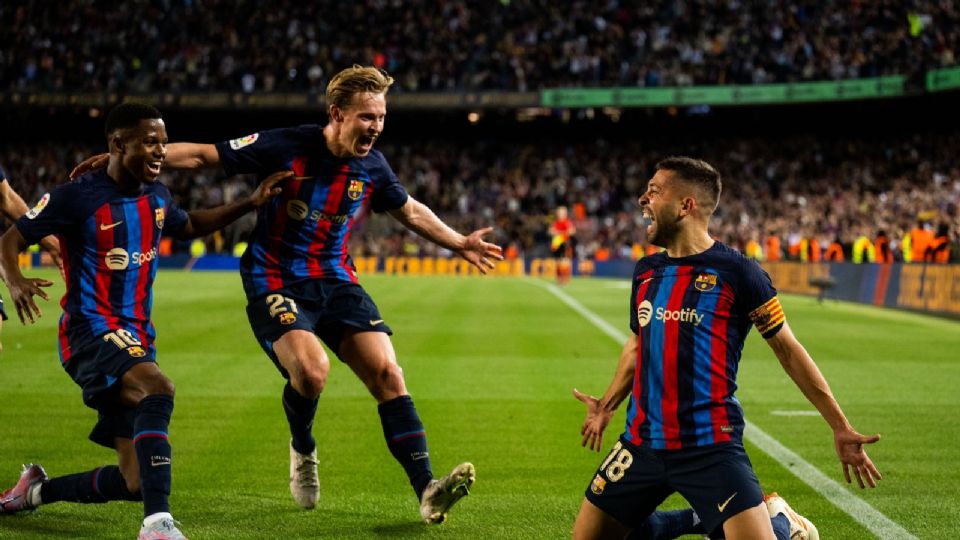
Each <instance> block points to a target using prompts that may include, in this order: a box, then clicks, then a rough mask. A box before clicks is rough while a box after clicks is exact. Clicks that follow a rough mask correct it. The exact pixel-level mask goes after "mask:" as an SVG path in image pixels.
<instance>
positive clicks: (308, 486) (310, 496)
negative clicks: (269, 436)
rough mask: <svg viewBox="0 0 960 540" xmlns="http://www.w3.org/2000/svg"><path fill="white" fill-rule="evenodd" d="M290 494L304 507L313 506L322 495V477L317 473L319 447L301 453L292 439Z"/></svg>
mask: <svg viewBox="0 0 960 540" xmlns="http://www.w3.org/2000/svg"><path fill="white" fill-rule="evenodd" d="M290 494H291V495H293V500H295V501H297V504H299V505H300V506H302V507H303V508H313V507H314V506H316V505H317V499H318V498H319V497H320V477H319V476H318V475H317V449H316V448H314V449H313V452H310V453H309V454H301V453H300V452H297V451H296V450H294V449H293V441H292V440H291V441H290Z"/></svg>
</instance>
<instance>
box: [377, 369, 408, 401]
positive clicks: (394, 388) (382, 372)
mask: <svg viewBox="0 0 960 540" xmlns="http://www.w3.org/2000/svg"><path fill="white" fill-rule="evenodd" d="M369 384H370V389H371V390H372V391H373V393H374V395H385V394H390V395H392V394H397V395H400V394H403V393H404V392H405V390H406V385H405V383H404V381H403V369H401V368H400V366H399V365H397V364H396V363H395V362H389V363H386V364H384V365H383V366H382V367H380V368H379V369H377V370H376V373H375V375H374V377H373V379H372V380H371V381H369Z"/></svg>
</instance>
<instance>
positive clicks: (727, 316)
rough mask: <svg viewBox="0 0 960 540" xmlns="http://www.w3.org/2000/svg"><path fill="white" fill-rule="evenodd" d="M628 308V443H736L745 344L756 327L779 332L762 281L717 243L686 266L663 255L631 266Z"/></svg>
mask: <svg viewBox="0 0 960 540" xmlns="http://www.w3.org/2000/svg"><path fill="white" fill-rule="evenodd" d="M630 307H631V309H630V327H631V329H632V330H633V332H634V334H636V335H637V358H636V369H635V370H634V380H633V389H632V392H631V395H630V402H629V405H628V407H627V425H626V431H625V433H624V436H625V437H626V438H627V440H629V441H630V442H632V443H633V444H636V445H638V446H646V447H650V448H654V449H667V450H676V449H681V448H690V447H698V446H706V445H710V444H715V443H721V442H728V441H734V442H740V441H742V438H743V426H744V420H743V409H742V408H741V407H740V403H739V402H738V401H737V398H736V397H734V392H736V390H737V368H738V366H739V363H740V354H741V352H742V350H743V343H744V340H745V339H746V337H747V333H748V332H749V331H750V327H751V326H752V325H756V327H757V330H758V331H759V332H760V333H761V335H763V337H765V338H770V337H772V336H773V335H775V334H776V333H777V332H778V331H779V330H780V328H782V327H783V323H784V314H783V310H782V308H781V307H780V301H779V299H778V298H777V291H776V289H774V287H773V284H772V283H771V282H770V277H769V276H768V275H767V273H766V272H764V271H763V269H762V268H760V266H759V265H758V264H757V263H756V262H755V261H752V260H749V259H747V258H745V257H744V256H743V255H742V254H740V252H738V251H736V250H734V249H732V248H730V247H728V246H726V245H723V244H721V243H720V242H715V243H714V245H713V246H711V247H710V248H709V249H707V250H706V251H704V252H702V253H698V254H696V255H692V256H689V257H681V258H671V257H669V256H668V255H667V254H666V252H661V253H657V254H655V255H651V256H649V257H644V258H642V259H640V260H639V261H638V262H637V266H636V269H635V270H634V274H633V292H632V296H631V304H630Z"/></svg>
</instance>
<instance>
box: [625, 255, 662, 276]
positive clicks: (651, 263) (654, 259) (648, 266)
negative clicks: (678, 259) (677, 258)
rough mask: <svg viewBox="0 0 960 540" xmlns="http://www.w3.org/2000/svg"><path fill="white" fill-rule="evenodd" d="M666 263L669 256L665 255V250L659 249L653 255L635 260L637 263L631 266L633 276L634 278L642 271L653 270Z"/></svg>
mask: <svg viewBox="0 0 960 540" xmlns="http://www.w3.org/2000/svg"><path fill="white" fill-rule="evenodd" d="M667 263H669V257H667V252H666V251H659V252H657V253H654V254H653V255H647V256H645V257H641V258H640V259H639V260H637V264H636V265H634V267H633V277H635V278H636V277H638V276H640V275H641V274H643V273H644V272H647V271H650V270H654V269H656V268H659V267H661V266H664V265H666V264H667Z"/></svg>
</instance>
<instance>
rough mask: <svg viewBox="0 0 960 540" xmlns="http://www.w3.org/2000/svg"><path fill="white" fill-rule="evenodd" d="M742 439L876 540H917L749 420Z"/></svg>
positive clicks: (608, 330)
mask: <svg viewBox="0 0 960 540" xmlns="http://www.w3.org/2000/svg"><path fill="white" fill-rule="evenodd" d="M530 283H533V284H534V285H536V286H538V287H542V288H544V289H546V290H547V291H548V292H550V294H552V295H554V296H556V297H557V298H558V299H560V301H561V302H563V303H564V304H566V305H567V306H569V307H570V308H571V309H572V310H574V311H576V312H577V313H579V314H580V315H582V316H583V318H585V319H587V320H588V321H590V322H591V323H593V325H594V326H596V327H597V328H598V329H599V330H600V331H601V332H603V333H604V334H606V335H607V336H609V337H610V338H611V339H613V340H614V341H616V342H617V344H618V345H623V343H624V342H625V341H626V340H627V335H626V334H624V333H623V332H621V331H620V330H617V329H616V328H614V327H613V326H612V325H611V324H610V323H608V322H607V321H605V320H603V319H601V318H600V316H599V315H597V314H596V313H594V312H592V311H590V310H589V309H587V308H586V307H585V306H584V305H583V304H581V303H580V302H578V301H577V300H575V299H574V298H573V297H571V296H570V295H568V294H567V293H565V292H563V291H562V290H560V288H559V287H557V286H556V285H554V284H553V283H546V282H544V281H542V280H538V279H531V280H530ZM798 392H799V390H798ZM744 436H745V437H746V438H747V439H748V440H749V441H750V442H751V443H753V445H754V446H756V447H757V448H759V449H760V450H762V451H763V452H764V453H766V454H767V455H768V456H770V457H771V458H773V459H774V460H776V461H777V462H778V463H779V464H780V465H781V466H783V467H784V468H786V469H787V470H788V471H790V472H791V473H793V475H794V476H796V477H797V478H799V479H800V481H802V482H803V483H804V484H806V485H808V486H810V487H811V488H813V490H814V491H816V492H817V493H819V494H820V495H821V496H823V497H824V498H826V499H827V500H828V501H830V502H831V503H833V505H834V506H836V507H837V508H839V509H840V510H843V511H844V512H845V513H846V514H848V515H849V516H850V517H852V518H853V519H854V520H856V521H857V523H859V524H861V525H863V526H864V527H865V528H866V529H867V530H868V531H870V532H872V533H873V534H874V535H876V536H877V537H878V538H883V539H887V538H890V539H904V540H918V539H917V537H916V536H914V535H912V534H910V533H909V532H908V531H907V530H906V529H904V528H903V527H902V526H900V525H899V524H897V523H896V522H894V521H893V520H892V519H890V518H888V517H887V516H885V515H883V514H882V513H880V512H879V511H878V510H877V509H876V508H874V507H872V506H870V504H869V503H867V502H866V501H864V500H863V499H861V498H860V497H857V496H856V495H854V494H853V493H851V492H850V491H848V490H847V489H846V488H845V487H844V486H842V485H841V484H840V483H839V482H836V481H835V480H833V479H831V478H829V477H828V476H827V475H825V474H823V473H822V472H820V469H817V468H816V467H814V466H813V465H811V464H810V463H809V462H807V461H806V460H804V459H803V458H802V457H800V456H799V455H797V454H796V453H795V452H793V451H792V450H790V449H789V448H787V447H786V446H784V445H783V444H781V443H780V441H778V440H776V439H774V438H773V437H771V436H770V435H768V434H767V433H766V432H765V431H763V430H762V429H760V428H759V427H757V426H756V425H754V424H753V423H751V422H750V421H749V420H747V421H746V429H745V430H744Z"/></svg>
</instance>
